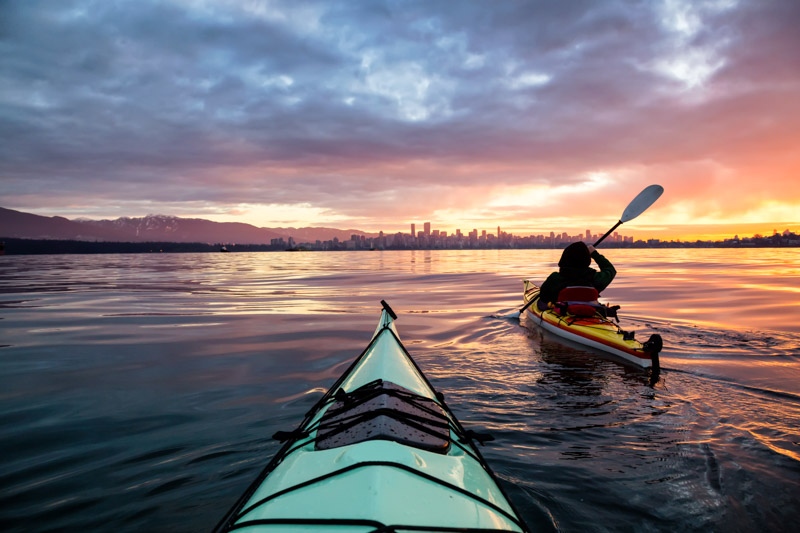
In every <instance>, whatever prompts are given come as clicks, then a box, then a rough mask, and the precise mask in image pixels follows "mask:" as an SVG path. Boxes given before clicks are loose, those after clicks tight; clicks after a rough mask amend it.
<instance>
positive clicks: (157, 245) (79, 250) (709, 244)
mask: <svg viewBox="0 0 800 533" xmlns="http://www.w3.org/2000/svg"><path fill="white" fill-rule="evenodd" d="M347 242H348V241H343V242H342V243H336V244H338V246H332V247H329V246H326V247H325V248H319V247H317V246H315V245H313V244H310V245H305V244H301V245H299V246H296V247H292V248H287V247H286V243H284V242H281V243H273V244H220V243H217V244H210V243H197V242H105V241H77V240H58V239H19V238H2V237H0V254H6V255H37V254H39V255H41V254H139V253H208V252H278V251H281V252H282V251H345V250H364V249H368V250H374V249H375V248H362V247H356V248H353V247H352V246H347V245H346V243H347ZM326 244H328V243H326ZM567 244H568V243H566V242H565V243H556V244H555V245H554V246H541V245H539V246H514V245H511V246H501V248H516V249H545V248H563V247H564V246H566V245H567ZM748 247H762V248H767V247H769V248H775V247H800V237H798V236H797V235H796V234H794V233H789V234H788V235H787V234H783V235H780V234H778V235H773V236H769V237H761V236H755V237H750V238H745V239H741V240H740V239H728V240H724V241H686V242H681V241H679V242H676V241H660V240H652V239H651V240H648V241H641V240H640V241H634V242H630V243H615V242H607V243H603V248H748ZM471 248H478V247H472V246H460V247H458V248H457V249H471ZM481 248H486V247H485V246H483V247H481ZM495 248H496V247H495ZM385 249H388V250H398V249H405V250H407V249H431V248H416V247H407V246H406V247H394V246H393V247H387V248H385ZM436 249H443V248H436ZM450 249H456V248H450Z"/></svg>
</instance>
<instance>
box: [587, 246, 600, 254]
mask: <svg viewBox="0 0 800 533" xmlns="http://www.w3.org/2000/svg"><path fill="white" fill-rule="evenodd" d="M586 247H587V248H588V249H589V255H592V254H593V253H595V252H596V251H597V249H596V248H595V247H594V246H592V245H591V244H587V245H586Z"/></svg>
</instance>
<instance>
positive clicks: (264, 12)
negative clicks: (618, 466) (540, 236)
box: [0, 0, 800, 230]
mask: <svg viewBox="0 0 800 533" xmlns="http://www.w3.org/2000/svg"><path fill="white" fill-rule="evenodd" d="M2 10H3V16H2V22H0V24H1V25H2V26H0V73H2V78H0V79H1V80H2V81H1V82H0V136H2V138H3V139H4V142H3V143H2V145H0V180H2V181H0V204H3V205H4V206H6V207H12V208H28V209H31V210H34V211H37V212H38V211H45V212H46V213H50V214H63V213H65V212H67V211H68V210H70V209H74V210H76V211H77V210H79V209H81V208H85V209H86V210H87V211H86V213H85V214H87V215H90V216H91V215H100V214H112V213H111V212H110V211H111V210H110V208H109V207H104V206H113V207H114V210H115V211H114V212H120V214H127V215H141V214H143V213H142V212H141V211H138V210H141V209H143V208H144V207H148V208H149V209H148V211H147V212H153V211H157V212H166V213H170V214H173V213H174V214H182V213H189V214H198V215H201V214H203V213H218V212H234V211H236V210H237V209H240V208H239V207H237V206H259V205H262V206H268V205H281V206H286V207H287V208H288V207H291V206H293V205H296V206H298V209H301V210H303V212H304V213H306V214H308V213H314V214H316V215H315V216H320V217H328V220H329V221H336V222H337V223H339V222H342V223H345V224H346V222H347V221H348V220H352V221H357V222H361V223H365V224H366V223H368V224H371V225H372V227H370V228H365V229H370V230H375V229H380V226H381V225H383V226H386V228H387V229H388V228H389V226H391V225H395V226H402V227H404V226H405V222H406V219H407V218H409V217H420V218H426V217H427V218H433V217H434V216H455V214H456V213H458V214H460V215H461V216H465V217H472V218H473V219H475V220H480V219H481V217H485V220H486V222H487V225H493V224H496V223H502V222H504V221H505V222H510V220H509V219H511V220H513V221H514V222H515V223H516V222H518V221H519V220H520V218H521V217H525V216H530V215H526V213H528V211H526V207H527V205H519V206H514V205H511V204H510V202H509V201H508V199H509V198H511V197H514V196H515V191H520V193H519V194H518V195H517V196H519V197H524V196H525V195H526V194H533V192H536V194H539V195H540V197H541V198H542V199H543V200H542V201H541V202H540V205H546V206H549V207H550V208H552V209H553V211H555V212H558V213H571V212H574V209H575V208H580V209H582V210H584V213H587V214H588V215H590V216H598V217H599V216H602V215H606V216H616V211H617V210H619V209H620V208H621V207H622V206H623V205H624V203H625V201H626V200H621V198H623V197H624V198H627V196H626V194H627V195H628V196H631V197H632V196H633V194H632V193H631V191H633V192H635V190H636V189H640V188H642V187H643V186H645V185H647V184H649V183H651V182H654V181H656V180H658V181H659V182H661V183H662V184H663V185H664V186H665V187H666V188H667V192H668V195H669V196H665V200H666V199H667V198H670V201H672V202H673V203H674V204H673V205H676V206H681V207H680V208H675V209H674V212H672V214H670V210H668V209H664V210H662V211H658V212H656V213H657V214H658V215H659V216H663V217H664V220H665V221H666V220H669V219H670V218H669V217H670V216H671V217H673V218H679V217H686V216H689V215H691V216H697V214H698V213H700V212H705V213H708V212H714V213H717V214H718V216H720V217H725V216H728V217H729V216H730V213H731V211H729V210H730V209H734V208H735V209H737V210H740V211H741V212H745V211H747V212H756V211H758V208H759V205H761V202H770V201H777V200H780V201H781V202H785V203H787V204H788V205H789V206H792V205H795V206H799V207H800V185H798V180H797V179H796V177H797V174H798V171H799V170H800V156H798V151H797V150H796V147H795V144H796V139H797V138H798V134H799V133H800V103H799V102H800V98H797V95H798V91H799V90H800V69H799V68H798V63H797V60H796V52H797V50H800V37H799V36H798V32H797V31H796V28H797V24H798V23H800V5H799V4H798V3H797V2H794V1H792V0H784V1H781V0H772V1H768V2H760V1H745V0H742V1H732V0H731V1H721V0H711V1H706V2H689V1H677V0H665V1H663V2H641V3H635V2H624V1H609V2H594V1H573V2H549V1H533V2H502V3H480V2H464V3H457V4H453V3H452V2H446V1H442V2H436V1H434V2H430V1H402V2H378V1H376V2H372V1H370V2H345V3H331V2H323V1H319V2H313V1H312V2H301V3H298V2H291V1H263V2H260V1H233V0H230V1H199V0H198V1H195V0H173V1H155V0H153V1H146V0H143V1H140V2H121V3H117V2H114V3H110V2H102V1H92V0H59V1H49V2H48V1H45V2H25V1H6V2H4V3H3V4H2ZM599 175H602V176H606V178H605V179H604V180H602V184H601V185H600V186H599V187H598V186H597V178H596V177H597V176H599ZM566 190H571V191H573V193H572V194H569V195H566V194H562V192H563V191H566ZM701 190H702V191H705V192H706V193H708V194H709V195H712V194H713V195H714V197H715V198H721V199H724V200H718V201H717V204H716V206H711V204H710V200H707V199H706V197H698V191H701ZM734 191H738V192H740V193H742V192H743V193H746V194H743V195H741V197H736V195H735V193H734ZM628 193H631V194H628ZM599 199H601V200H602V202H599V201H598V200H599ZM533 201H534V199H533V198H528V200H527V204H530V203H532V202H533ZM70 206H72V207H70ZM59 208H60V209H61V210H60V211H59ZM309 209H310V211H309ZM104 210H105V211H104ZM242 211H243V212H244V211H246V212H249V213H256V212H258V213H260V214H259V217H261V218H258V219H257V220H256V219H247V220H246V221H248V222H251V223H256V224H259V225H269V224H270V221H269V219H268V218H265V217H267V215H265V214H264V213H267V212H268V211H269V210H267V209H259V208H257V207H253V208H242ZM505 217H508V218H505ZM282 220H285V216H284V217H283V218H282ZM553 220H556V219H555V218H553ZM442 222H443V223H444V222H445V221H442ZM318 223H319V224H325V223H326V220H324V219H320V220H319V221H318ZM452 223H453V224H457V223H458V221H452ZM559 223H560V219H559Z"/></svg>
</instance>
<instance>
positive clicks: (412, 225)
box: [411, 224, 417, 237]
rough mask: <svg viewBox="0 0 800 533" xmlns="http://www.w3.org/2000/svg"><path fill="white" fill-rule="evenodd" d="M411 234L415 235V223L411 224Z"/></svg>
mask: <svg viewBox="0 0 800 533" xmlns="http://www.w3.org/2000/svg"><path fill="white" fill-rule="evenodd" d="M411 236H412V237H416V236H417V225H416V224H411Z"/></svg>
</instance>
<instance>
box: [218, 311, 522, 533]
mask: <svg viewBox="0 0 800 533" xmlns="http://www.w3.org/2000/svg"><path fill="white" fill-rule="evenodd" d="M382 303H383V302H382ZM395 319H396V316H395V315H394V313H393V312H392V311H391V309H390V308H389V307H388V305H386V304H385V303H384V309H383V310H382V312H381V318H380V321H379V324H378V327H377V328H376V330H375V333H374V335H373V337H372V340H371V341H370V343H369V345H368V347H367V349H366V350H365V351H364V352H362V354H361V355H360V356H359V357H358V358H357V359H356V361H355V362H354V363H353V365H352V366H351V367H350V368H349V369H348V371H346V372H345V373H344V375H343V376H342V377H341V378H340V379H339V380H338V381H337V382H336V383H335V384H334V385H333V386H332V387H331V389H330V390H329V391H328V392H327V393H326V394H325V396H323V398H322V399H321V400H320V401H319V402H318V403H317V405H316V406H315V407H314V409H312V410H311V412H309V414H308V415H307V416H306V419H305V420H304V421H303V422H302V423H301V424H300V426H299V427H298V428H297V429H296V430H294V431H293V432H291V433H290V434H289V435H291V436H290V437H289V438H288V439H287V441H286V443H285V444H284V446H283V448H282V449H281V450H280V451H279V452H278V454H276V456H275V457H274V458H273V459H272V461H271V462H270V463H269V465H267V467H266V468H265V469H264V471H263V472H262V473H261V475H259V477H258V478H257V479H256V480H255V482H254V483H253V484H252V485H251V487H250V489H248V491H247V492H246V493H245V494H244V496H243V497H242V498H241V499H240V500H239V502H238V503H237V504H236V505H235V506H234V507H233V509H231V511H230V512H229V513H228V515H227V516H226V517H225V519H224V520H223V521H222V522H221V523H220V524H219V526H218V527H217V531H230V530H237V531H238V530H242V531H252V532H271V531H336V532H337V533H340V532H368V531H375V530H378V529H380V530H382V531H383V530H385V531H403V530H404V529H408V530H414V531H453V530H455V529H454V528H456V529H459V528H460V529H463V530H469V531H476V532H477V531H527V529H526V526H525V524H524V522H523V521H522V520H521V519H520V518H519V515H518V513H517V512H516V511H515V509H514V508H513V506H512V505H511V503H510V502H509V500H508V498H507V496H506V495H505V493H504V492H503V490H502V489H501V488H500V486H499V484H498V482H497V479H496V477H495V476H494V474H493V473H492V471H491V470H490V469H489V467H488V465H487V464H486V462H485V460H484V459H483V458H482V456H481V455H480V453H479V452H478V450H477V448H476V447H475V444H474V442H473V438H472V437H471V436H470V434H469V433H468V432H466V431H465V430H464V429H463V427H462V426H461V425H460V423H459V422H458V420H457V419H456V418H455V416H454V415H453V413H452V412H451V411H450V409H449V408H448V407H447V405H446V404H445V403H444V400H443V399H442V397H441V395H437V393H436V391H435V390H434V389H433V387H432V386H431V384H430V382H429V381H428V380H427V378H426V377H425V376H424V374H423V373H422V371H421V370H420V369H419V367H418V366H417V365H416V363H415V362H414V361H413V359H412V358H411V356H410V355H409V354H408V352H407V351H406V349H405V347H404V346H403V344H402V343H401V341H400V339H399V337H398V335H397V331H396V329H395V326H394V320H395ZM364 398H366V400H365V399H364ZM401 404H402V405H401ZM401 410H405V411H406V413H405V414H401V413H400V411H401ZM342 428H344V429H342ZM387 428H388V429H387ZM340 429H341V431H340ZM381 528H383V529H381Z"/></svg>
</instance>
